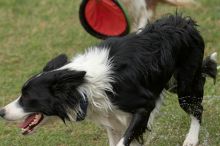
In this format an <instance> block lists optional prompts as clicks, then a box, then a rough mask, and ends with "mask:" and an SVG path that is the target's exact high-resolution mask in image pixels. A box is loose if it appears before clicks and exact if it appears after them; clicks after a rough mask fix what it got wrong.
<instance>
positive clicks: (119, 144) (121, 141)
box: [117, 138, 125, 146]
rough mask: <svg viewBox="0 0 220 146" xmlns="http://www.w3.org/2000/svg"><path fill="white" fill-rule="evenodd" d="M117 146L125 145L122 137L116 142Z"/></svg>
mask: <svg viewBox="0 0 220 146" xmlns="http://www.w3.org/2000/svg"><path fill="white" fill-rule="evenodd" d="M117 146H125V145H124V138H122V139H121V140H120V141H119V142H118V144H117Z"/></svg>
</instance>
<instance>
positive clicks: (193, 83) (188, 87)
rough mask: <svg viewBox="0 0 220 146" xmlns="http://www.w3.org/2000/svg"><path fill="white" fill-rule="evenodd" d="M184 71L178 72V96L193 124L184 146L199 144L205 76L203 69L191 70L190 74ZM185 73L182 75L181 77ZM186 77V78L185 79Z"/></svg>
mask: <svg viewBox="0 0 220 146" xmlns="http://www.w3.org/2000/svg"><path fill="white" fill-rule="evenodd" d="M183 73H184V72H179V74H178V89H177V92H178V98H179V104H180V107H181V108H182V109H183V110H184V111H185V112H186V113H188V114H189V115H190V116H191V126H190V129H189V132H188V134H187V136H186V139H185V141H184V143H183V146H196V145H197V144H198V137H199V130H200V124H201V121H202V112H203V107H202V99H203V87H204V83H205V78H204V77H202V74H201V69H198V70H197V71H196V72H194V70H191V71H189V72H187V73H188V75H191V76H185V75H186V74H185V73H184V74H185V75H183ZM181 75H183V76H182V77H180V76H181ZM184 78H185V79H184Z"/></svg>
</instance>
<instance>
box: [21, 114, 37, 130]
mask: <svg viewBox="0 0 220 146" xmlns="http://www.w3.org/2000/svg"><path fill="white" fill-rule="evenodd" d="M35 116H36V114H32V115H30V116H28V117H27V118H26V119H25V121H24V122H23V123H21V124H20V125H19V128H26V127H27V126H28V125H29V124H30V123H31V122H32V121H34V118H35Z"/></svg>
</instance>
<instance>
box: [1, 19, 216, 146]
mask: <svg viewBox="0 0 220 146" xmlns="http://www.w3.org/2000/svg"><path fill="white" fill-rule="evenodd" d="M203 55H204V41H203V39H202V37H201V35H200V34H199V32H198V31H197V29H196V23H195V22H194V21H193V20H192V19H190V18H184V17H182V16H180V15H177V16H173V15H170V16H167V17H164V18H162V19H160V20H158V21H156V22H155V23H153V24H149V25H148V26H147V27H146V28H145V29H144V30H143V31H142V32H140V33H138V34H135V33H134V34H130V35H128V36H125V37H121V38H111V39H107V40H106V41H104V42H102V43H101V44H100V45H97V46H94V47H91V48H90V49H88V50H87V51H86V52H85V53H83V54H80V55H78V56H76V57H74V58H73V59H72V60H71V61H68V60H67V57H66V56H65V55H60V56H58V57H56V58H54V59H53V60H51V61H50V62H49V63H47V65H46V66H45V67H44V68H43V71H42V72H40V73H39V74H37V75H35V76H33V77H32V78H30V79H29V80H28V81H27V82H26V83H25V84H24V86H23V88H22V90H21V95H20V96H19V97H18V98H17V99H16V100H15V101H13V102H11V103H10V104H8V105H6V106H5V107H4V108H2V109H1V111H0V115H1V116H2V117H3V118H5V119H6V120H18V119H25V120H24V122H23V123H22V124H21V128H22V133H23V134H24V135H26V134H29V133H31V132H32V131H33V130H34V129H36V128H37V127H38V126H39V124H40V123H42V121H44V119H46V118H48V117H50V116H58V117H60V118H61V119H62V120H63V121H65V120H70V121H81V120H84V119H85V118H88V119H90V120H92V121H94V122H97V123H99V124H101V125H103V126H104V127H105V128H106V130H107V133H108V138H109V143H110V144H109V145H110V146H129V145H134V146H138V145H142V144H143V133H144V132H145V130H146V129H148V127H149V122H150V121H152V118H153V117H154V111H155V110H156V109H158V107H159V105H160V103H161V100H162V98H163V90H164V89H165V87H166V85H167V83H168V82H169V80H170V79H171V77H172V76H174V78H175V80H176V81H177V88H176V89H177V94H178V99H179V103H180V107H181V108H182V109H183V110H184V111H185V112H186V113H188V114H189V115H190V116H191V126H190V130H189V133H188V134H187V137H186V139H185V141H184V144H183V145H184V146H195V145H196V144H197V143H198V136H199V129H200V124H201V120H202V111H203V108H202V105H201V103H202V98H203V86H204V84H205V77H206V76H205V75H210V76H212V73H214V75H213V77H215V74H216V70H215V69H216V63H215V56H216V54H213V55H211V56H210V57H208V58H207V59H206V60H204V61H203Z"/></svg>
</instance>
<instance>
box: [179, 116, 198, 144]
mask: <svg viewBox="0 0 220 146" xmlns="http://www.w3.org/2000/svg"><path fill="white" fill-rule="evenodd" d="M190 117H191V125H190V129H189V133H188V134H187V136H186V139H185V141H184V143H183V146H196V145H197V144H198V141H199V130H200V123H199V120H198V119H196V118H195V117H194V116H190Z"/></svg>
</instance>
